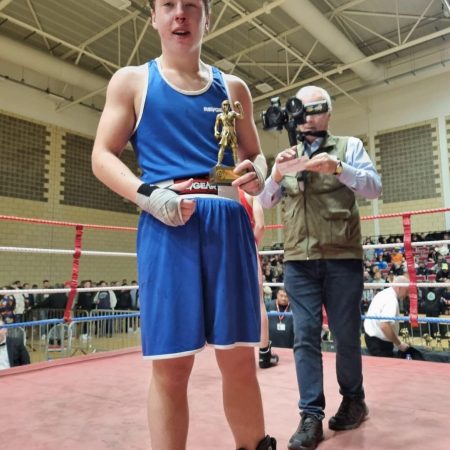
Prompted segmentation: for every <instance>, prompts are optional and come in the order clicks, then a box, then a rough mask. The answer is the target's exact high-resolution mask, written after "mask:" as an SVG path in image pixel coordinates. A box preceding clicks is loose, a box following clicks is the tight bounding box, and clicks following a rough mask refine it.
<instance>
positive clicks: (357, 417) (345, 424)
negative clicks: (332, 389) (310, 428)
mask: <svg viewBox="0 0 450 450" xmlns="http://www.w3.org/2000/svg"><path fill="white" fill-rule="evenodd" d="M368 414H369V409H368V408H367V405H366V402H365V401H364V399H362V398H350V397H344V398H343V399H342V402H341V404H340V406H339V409H338V411H337V413H336V414H335V415H334V416H333V417H332V418H331V419H330V420H329V421H328V427H329V428H330V430H334V431H343V430H353V429H355V428H358V427H359V426H360V425H361V423H362V422H363V421H364V419H365V418H366V417H367V415H368Z"/></svg>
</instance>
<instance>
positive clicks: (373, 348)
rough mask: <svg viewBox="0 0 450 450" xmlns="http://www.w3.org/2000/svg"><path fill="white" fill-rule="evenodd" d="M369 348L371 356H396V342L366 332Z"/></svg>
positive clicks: (365, 336)
mask: <svg viewBox="0 0 450 450" xmlns="http://www.w3.org/2000/svg"><path fill="white" fill-rule="evenodd" d="M364 338H365V341H366V346H367V350H368V352H369V355H371V356H385V357H387V358H393V357H394V344H393V343H392V342H388V341H383V339H380V338H377V337H376V336H369V335H368V334H367V333H364Z"/></svg>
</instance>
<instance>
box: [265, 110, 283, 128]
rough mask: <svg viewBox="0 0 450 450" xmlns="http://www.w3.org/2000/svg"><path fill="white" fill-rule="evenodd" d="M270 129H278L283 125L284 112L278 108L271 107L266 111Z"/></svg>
mask: <svg viewBox="0 0 450 450" xmlns="http://www.w3.org/2000/svg"><path fill="white" fill-rule="evenodd" d="M266 119H267V124H268V125H269V127H276V126H279V125H280V124H282V123H283V112H282V111H281V109H280V108H278V107H277V106H269V107H268V108H267V111H266Z"/></svg>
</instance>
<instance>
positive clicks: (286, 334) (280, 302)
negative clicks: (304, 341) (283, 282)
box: [268, 287, 294, 348]
mask: <svg viewBox="0 0 450 450" xmlns="http://www.w3.org/2000/svg"><path fill="white" fill-rule="evenodd" d="M290 310H291V308H290V304H289V299H288V296H287V294H286V291H285V290H284V288H281V287H280V288H278V291H277V297H276V299H275V300H272V301H271V302H270V303H269V308H268V311H277V312H279V313H284V312H290ZM269 339H270V341H271V342H272V346H273V347H284V348H292V347H293V345H294V325H293V318H292V314H290V315H283V314H279V315H269Z"/></svg>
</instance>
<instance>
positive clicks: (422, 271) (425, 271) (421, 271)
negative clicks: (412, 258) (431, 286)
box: [416, 261, 430, 277]
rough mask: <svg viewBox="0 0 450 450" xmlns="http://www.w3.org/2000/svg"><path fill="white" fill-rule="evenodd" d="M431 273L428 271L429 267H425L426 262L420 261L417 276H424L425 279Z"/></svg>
mask: <svg viewBox="0 0 450 450" xmlns="http://www.w3.org/2000/svg"><path fill="white" fill-rule="evenodd" d="M429 273H430V271H429V270H428V268H427V266H426V265H425V261H419V263H418V265H417V268H416V275H423V276H425V277H427V276H428V274H429Z"/></svg>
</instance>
